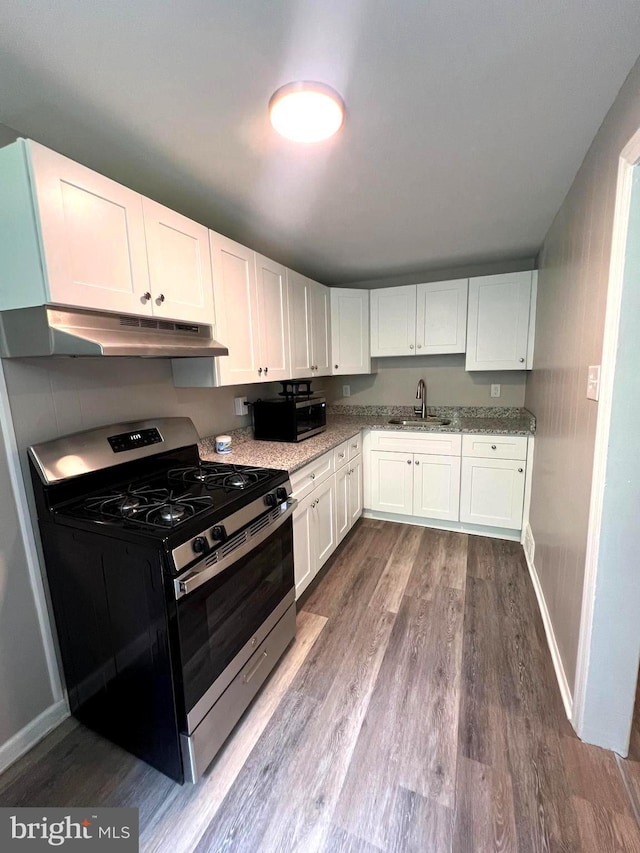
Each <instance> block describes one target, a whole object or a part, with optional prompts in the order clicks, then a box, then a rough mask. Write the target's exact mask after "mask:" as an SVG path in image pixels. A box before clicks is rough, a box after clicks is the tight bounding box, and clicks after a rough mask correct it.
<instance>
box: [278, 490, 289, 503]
mask: <svg viewBox="0 0 640 853" xmlns="http://www.w3.org/2000/svg"><path fill="white" fill-rule="evenodd" d="M288 497H289V495H288V494H287V490H286V489H285V487H284V486H278V488H277V489H276V498H277V499H278V503H282V501H286V499H287V498H288Z"/></svg>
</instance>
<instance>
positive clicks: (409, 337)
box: [371, 284, 416, 356]
mask: <svg viewBox="0 0 640 853" xmlns="http://www.w3.org/2000/svg"><path fill="white" fill-rule="evenodd" d="M415 352H416V285H415V284H410V285H407V286H406V287H382V288H380V289H379V290H372V291H371V355H377V356H384V355H415Z"/></svg>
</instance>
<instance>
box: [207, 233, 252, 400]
mask: <svg viewBox="0 0 640 853" xmlns="http://www.w3.org/2000/svg"><path fill="white" fill-rule="evenodd" d="M210 236H211V260H212V264H213V293H214V299H215V310H216V321H217V325H216V336H217V337H218V338H219V340H220V341H221V342H223V343H224V345H225V346H227V347H228V348H229V355H228V356H226V357H225V358H219V359H216V367H217V370H218V384H220V385H241V384H244V383H247V382H259V381H260V379H261V378H262V369H261V365H260V364H259V334H260V333H259V321H258V296H257V290H256V265H255V255H254V252H253V251H252V250H251V249H247V248H246V247H245V246H241V245H240V243H235V242H234V241H233V240H229V239H228V238H227V237H223V236H222V235H221V234H216V233H215V232H213V231H211V232H210ZM259 369H260V372H258V371H259Z"/></svg>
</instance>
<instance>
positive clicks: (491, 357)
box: [466, 272, 532, 370]
mask: <svg viewBox="0 0 640 853" xmlns="http://www.w3.org/2000/svg"><path fill="white" fill-rule="evenodd" d="M531 292H532V274H531V273H530V272H519V273H511V274H510V275H488V276H482V277H480V278H471V279H469V314H468V324H467V359H466V369H467V370H526V369H527V346H528V337H529V312H530V306H531Z"/></svg>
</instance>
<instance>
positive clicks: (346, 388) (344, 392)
mask: <svg viewBox="0 0 640 853" xmlns="http://www.w3.org/2000/svg"><path fill="white" fill-rule="evenodd" d="M342 396H343V397H350V396H351V385H343V386H342Z"/></svg>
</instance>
